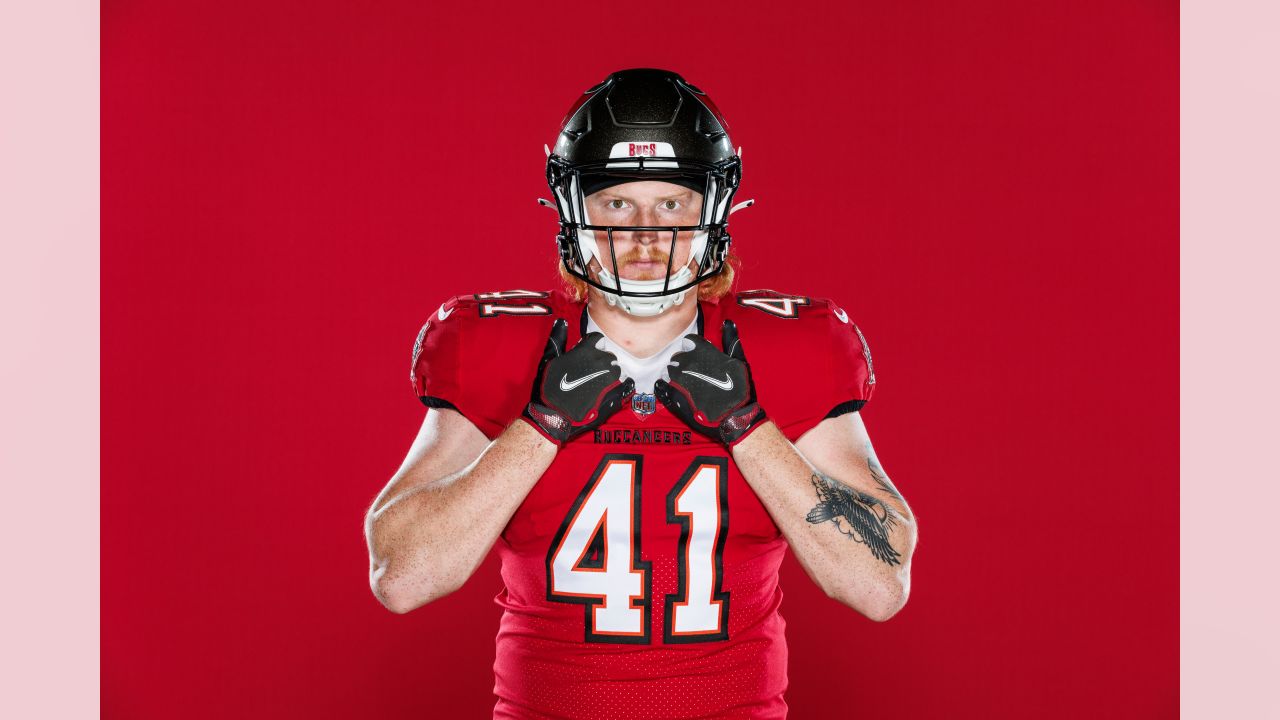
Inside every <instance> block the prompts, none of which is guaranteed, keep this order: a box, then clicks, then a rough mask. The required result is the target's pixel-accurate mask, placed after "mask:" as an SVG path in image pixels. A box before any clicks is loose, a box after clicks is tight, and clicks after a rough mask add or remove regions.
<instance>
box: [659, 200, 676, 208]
mask: <svg viewBox="0 0 1280 720" xmlns="http://www.w3.org/2000/svg"><path fill="white" fill-rule="evenodd" d="M662 209H663V210H679V209H680V203H679V202H678V201H676V200H664V201H663V202H662Z"/></svg>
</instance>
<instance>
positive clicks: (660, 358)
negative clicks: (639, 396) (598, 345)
mask: <svg viewBox="0 0 1280 720" xmlns="http://www.w3.org/2000/svg"><path fill="white" fill-rule="evenodd" d="M587 332H589V333H592V332H598V333H600V334H602V335H603V334H604V331H603V330H601V329H600V326H599V325H597V324H596V321H595V320H594V319H593V318H592V317H591V311H590V310H588V311H587ZM697 332H698V318H697V316H696V315H695V316H694V318H693V322H691V323H689V327H687V328H685V329H684V332H682V333H680V334H679V335H677V336H676V338H675V339H674V340H672V341H671V342H670V343H668V344H667V346H666V347H664V348H662V349H661V350H659V351H658V352H657V353H655V354H653V355H650V356H649V357H647V358H638V357H636V356H635V355H632V354H631V353H629V352H627V351H626V350H623V349H622V346H621V345H618V343H616V342H614V341H612V340H610V339H609V336H608V335H605V336H604V349H605V350H608V351H609V352H611V353H613V354H614V355H616V356H618V366H619V367H621V368H622V377H623V378H635V381H636V392H639V393H652V392H653V383H654V382H655V381H656V380H657V379H658V378H660V377H663V372H664V371H665V370H666V369H667V363H669V362H671V356H672V355H675V354H676V353H677V352H680V349H681V348H682V347H683V345H684V342H683V341H684V336H685V335H690V334H694V333H697Z"/></svg>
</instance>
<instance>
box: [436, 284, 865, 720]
mask: <svg viewBox="0 0 1280 720" xmlns="http://www.w3.org/2000/svg"><path fill="white" fill-rule="evenodd" d="M585 307H586V306H585V304H584V303H575V302H573V301H572V300H571V299H570V298H569V297H567V296H566V295H565V294H564V293H562V292H559V291H552V292H530V291H523V290H517V291H509V292H504V293H488V294H479V295H468V296H458V297H454V298H452V299H450V300H448V301H447V302H445V303H444V305H442V306H441V307H440V309H439V310H438V311H436V314H435V315H433V316H432V318H431V319H430V320H429V321H428V323H427V324H426V326H424V327H423V329H422V332H421V333H420V334H419V336H418V342H417V343H416V345H415V347H414V360H413V372H412V381H413V384H414V389H415V391H416V392H417V394H418V397H419V398H420V399H421V400H422V401H423V402H424V403H425V404H426V405H428V406H429V407H449V408H453V409H455V410H457V411H458V412H460V413H462V414H463V415H464V416H465V417H467V418H468V419H469V420H471V422H472V423H474V424H475V426H476V427H477V428H479V429H480V430H481V432H483V433H484V434H485V435H486V436H488V437H489V438H491V439H492V438H495V437H497V436H498V435H499V434H501V433H502V431H503V430H505V429H506V427H507V426H508V425H510V423H511V422H512V421H514V420H515V419H516V418H517V417H519V415H520V413H521V411H522V410H523V409H524V406H525V405H526V404H527V403H528V401H529V391H530V388H531V387H532V385H533V376H534V373H535V371H536V370H537V365H538V360H539V358H540V357H541V355H542V350H543V347H544V346H545V345H546V339H547V336H548V334H549V332H550V329H551V323H552V321H553V320H554V319H555V318H558V317H559V318H565V319H566V320H568V321H569V338H568V347H572V346H573V345H574V344H575V343H576V342H577V341H578V339H579V338H580V337H581V335H582V328H583V327H584V326H585V324H586V314H585ZM698 318H699V321H698V327H699V331H700V332H702V333H703V335H704V336H705V337H706V338H707V339H708V340H709V341H711V342H712V343H713V344H715V345H716V346H717V347H719V345H720V337H719V336H720V326H721V323H722V321H723V320H725V319H733V320H734V321H735V322H736V323H737V326H738V331H739V336H740V337H741V338H742V344H743V347H744V348H745V350H746V355H747V359H748V362H749V363H750V366H751V374H752V378H753V379H754V381H755V384H756V392H757V397H758V399H759V402H760V405H761V407H763V408H764V409H765V410H766V412H768V414H769V417H770V419H771V420H773V422H774V423H775V424H777V426H778V427H779V428H780V429H781V430H782V432H783V433H784V434H785V435H786V436H787V438H788V439H790V440H792V441H795V440H796V439H798V438H799V437H800V436H801V435H802V434H804V432H805V431H807V430H809V429H810V428H812V427H813V426H814V425H816V424H817V423H819V422H820V421H822V420H823V419H824V418H826V417H831V416H834V415H838V414H840V413H843V412H850V411H853V410H857V409H859V408H860V407H861V406H862V405H863V404H864V403H865V402H866V401H867V400H868V399H869V398H870V397H871V392H872V390H873V389H874V386H875V375H874V372H873V370H872V365H871V355H870V353H869V351H868V350H867V346H866V343H865V341H864V339H863V337H862V334H861V332H860V331H859V330H858V329H857V327H856V326H855V325H854V324H853V323H852V322H850V321H849V318H848V316H847V315H846V314H845V313H844V311H843V310H841V309H840V308H838V307H836V306H835V305H834V304H832V303H831V302H830V301H828V300H824V299H820V298H809V297H804V296H797V295H786V294H782V293H777V292H773V291H771V290H753V291H745V292H740V293H736V294H731V295H728V296H726V297H724V298H721V299H720V300H719V301H718V302H701V303H699V314H698ZM495 547H496V549H497V552H498V554H499V557H500V558H501V562H502V579H503V582H504V583H505V588H504V589H503V590H502V592H500V593H499V594H498V596H497V598H496V601H497V603H498V604H499V605H501V606H502V608H503V610H504V612H503V615H502V621H501V625H500V627H499V630H498V636H497V656H496V660H495V662H494V674H495V680H496V682H495V686H494V692H495V694H496V695H497V696H498V702H497V706H496V707H495V709H494V717H495V718H547V717H555V718H591V719H593V720H604V719H606V718H626V719H628V720H630V719H633V718H694V717H697V718H784V717H786V714H787V705H786V702H785V701H784V699H783V693H784V691H785V690H786V688H787V646H786V640H785V638H784V635H783V630H784V628H785V623H784V621H783V619H782V615H781V614H780V613H779V610H778V608H779V605H780V603H781V602H782V591H781V589H780V588H779V587H778V566H779V565H780V563H781V562H782V556H783V553H784V551H785V550H786V542H785V540H784V539H783V538H782V536H781V534H780V532H779V531H778V528H777V526H776V525H775V524H774V522H773V520H772V519H771V518H770V516H769V513H768V512H767V511H766V509H765V507H764V506H763V505H762V504H761V502H760V500H759V499H758V498H757V497H756V495H755V493H754V492H753V491H752V490H751V488H750V487H749V486H748V485H747V483H746V481H745V480H744V479H743V477H742V474H741V473H740V472H739V471H738V468H737V465H736V464H735V463H734V462H733V458H732V456H731V455H730V454H729V451H728V449H727V448H726V447H725V446H724V445H722V444H720V443H717V442H714V441H712V440H710V439H709V438H706V437H704V436H702V435H700V434H698V433H696V432H693V431H692V430H690V429H689V428H688V427H687V426H686V425H684V423H683V422H681V421H680V420H679V419H678V418H676V417H675V416H673V415H671V414H670V413H669V412H668V411H667V410H666V408H665V407H663V406H662V405H661V404H659V403H653V402H652V396H651V395H637V396H636V398H635V399H634V400H633V401H632V404H631V405H630V406H628V405H626V404H624V406H623V409H622V410H621V411H619V412H618V413H617V414H616V415H614V416H613V417H612V418H610V420H609V421H608V422H607V423H605V424H604V425H602V426H601V427H600V428H597V429H596V430H594V431H593V432H589V433H585V434H583V435H581V436H579V437H577V438H575V439H573V440H571V441H569V442H568V443H566V444H565V446H564V447H563V448H562V449H561V450H560V452H559V453H558V454H557V456H556V459H555V460H554V461H553V462H552V464H551V466H550V467H549V468H548V469H547V471H546V472H545V473H544V474H543V475H542V477H541V478H540V479H539V480H538V483H537V484H536V485H535V486H534V487H533V489H532V490H531V491H530V492H529V494H528V496H527V497H526V498H525V499H524V502H523V504H521V506H520V507H519V509H517V510H516V513H515V515H514V516H513V517H512V518H511V521H510V523H509V524H508V525H507V527H506V528H505V529H504V530H503V532H502V535H501V537H500V538H499V540H498V542H497V544H496V546H495Z"/></svg>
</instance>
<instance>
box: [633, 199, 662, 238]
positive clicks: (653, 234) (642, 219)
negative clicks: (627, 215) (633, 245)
mask: <svg viewBox="0 0 1280 720" xmlns="http://www.w3.org/2000/svg"><path fill="white" fill-rule="evenodd" d="M636 224H637V225H643V226H649V227H654V226H657V224H658V215H657V213H655V212H654V211H653V209H652V208H647V207H642V208H640V209H639V210H637V211H636ZM632 238H633V239H634V240H635V241H636V242H638V243H640V244H641V245H648V244H650V243H653V242H656V241H657V240H658V231H657V230H637V231H635V233H634V234H633V235H632Z"/></svg>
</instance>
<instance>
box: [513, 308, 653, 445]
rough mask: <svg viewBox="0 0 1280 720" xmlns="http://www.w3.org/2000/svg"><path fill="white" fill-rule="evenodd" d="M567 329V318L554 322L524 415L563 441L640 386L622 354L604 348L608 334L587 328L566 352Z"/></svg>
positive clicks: (613, 408)
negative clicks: (626, 372) (621, 361)
mask: <svg viewBox="0 0 1280 720" xmlns="http://www.w3.org/2000/svg"><path fill="white" fill-rule="evenodd" d="M567 328H568V324H567V323H565V321H564V320H563V319H557V320H556V321H555V322H554V323H553V324H552V325H551V337H550V338H549V339H548V340H547V348H546V350H544V351H543V352H542V361H541V362H540V363H539V364H538V374H537V376H536V377H535V378H534V381H533V392H532V394H531V397H530V400H529V405H528V406H527V407H525V410H524V414H523V416H524V418H525V419H526V420H528V421H529V422H530V423H532V424H533V425H534V427H536V428H538V429H539V430H541V431H542V434H543V435H545V436H546V437H547V439H548V440H551V441H552V442H554V443H555V444H557V445H561V446H563V445H564V444H565V443H566V442H568V441H569V440H571V439H573V438H575V437H577V436H578V435H581V434H582V433H584V432H587V431H588V430H591V429H593V428H596V427H599V426H600V425H601V424H602V423H604V421H605V420H608V419H609V418H610V417H612V416H613V414H614V413H616V412H618V409H619V408H621V407H622V399H623V398H625V397H626V396H628V395H630V394H631V393H632V392H634V391H635V387H636V383H635V381H634V380H632V379H631V378H627V379H626V380H622V369H621V368H620V367H618V359H617V357H615V356H614V354H613V353H611V352H609V351H607V350H601V349H600V348H599V347H598V346H599V345H600V342H601V341H602V340H603V339H604V335H602V334H600V333H598V332H593V333H587V334H586V335H585V336H584V337H583V338H582V340H581V341H580V342H579V343H578V344H577V345H574V346H573V349H572V350H569V351H568V352H565V351H564V345H565V339H566V337H567V335H568V329H567Z"/></svg>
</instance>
